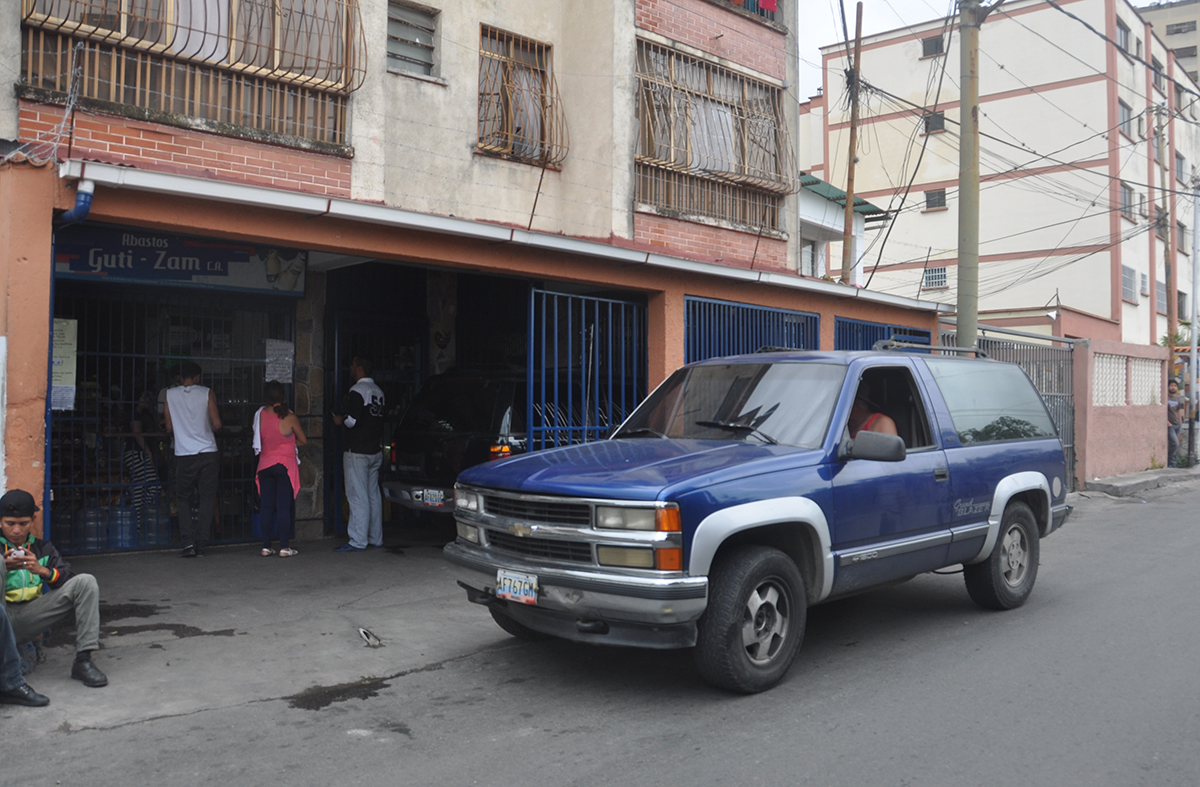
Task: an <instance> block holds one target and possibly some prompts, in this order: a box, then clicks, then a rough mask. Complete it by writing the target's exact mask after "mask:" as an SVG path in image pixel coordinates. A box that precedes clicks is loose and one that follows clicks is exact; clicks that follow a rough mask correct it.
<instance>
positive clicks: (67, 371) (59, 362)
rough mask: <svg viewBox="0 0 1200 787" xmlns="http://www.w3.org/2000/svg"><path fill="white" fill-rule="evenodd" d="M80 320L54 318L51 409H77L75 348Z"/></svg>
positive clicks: (51, 361)
mask: <svg viewBox="0 0 1200 787" xmlns="http://www.w3.org/2000/svg"><path fill="white" fill-rule="evenodd" d="M78 336H79V321H78V320H62V319H59V318H57V317H55V318H54V337H53V341H54V353H53V356H52V357H51V360H50V409H51V410H74V409H75V350H76V347H77V346H78V340H77V337H78Z"/></svg>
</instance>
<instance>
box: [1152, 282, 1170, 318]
mask: <svg viewBox="0 0 1200 787" xmlns="http://www.w3.org/2000/svg"><path fill="white" fill-rule="evenodd" d="M1155 284H1157V285H1158V288H1157V295H1158V297H1157V298H1156V299H1155V302H1154V308H1155V310H1156V311H1157V312H1158V313H1159V314H1166V313H1167V283H1166V282H1165V281H1160V282H1155Z"/></svg>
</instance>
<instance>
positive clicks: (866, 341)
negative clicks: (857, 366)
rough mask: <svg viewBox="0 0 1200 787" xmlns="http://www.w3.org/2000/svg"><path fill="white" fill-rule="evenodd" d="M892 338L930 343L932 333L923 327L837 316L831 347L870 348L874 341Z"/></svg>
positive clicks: (900, 340)
mask: <svg viewBox="0 0 1200 787" xmlns="http://www.w3.org/2000/svg"><path fill="white" fill-rule="evenodd" d="M888 340H894V341H898V342H908V343H909V344H930V343H931V342H932V341H933V334H932V333H931V332H930V331H927V330H925V329H924V328H910V327H909V326H907V325H889V324H887V323H881V322H867V321H866V320H852V319H850V318H849V317H838V318H837V319H836V320H835V321H834V324H833V349H835V350H870V349H871V348H872V347H874V346H875V342H878V341H888Z"/></svg>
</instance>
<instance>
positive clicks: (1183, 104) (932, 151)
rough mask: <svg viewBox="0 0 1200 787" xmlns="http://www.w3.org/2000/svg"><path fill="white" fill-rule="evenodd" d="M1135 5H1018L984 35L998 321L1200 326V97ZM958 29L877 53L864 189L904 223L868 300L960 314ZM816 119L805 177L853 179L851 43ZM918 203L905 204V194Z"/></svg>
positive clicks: (829, 54) (993, 299)
mask: <svg viewBox="0 0 1200 787" xmlns="http://www.w3.org/2000/svg"><path fill="white" fill-rule="evenodd" d="M1139 14H1140V9H1138V8H1135V7H1134V6H1132V5H1130V4H1129V3H1127V2H1124V0H1065V2H1061V1H1058V0H1056V2H1055V4H1053V5H1052V4H1050V3H1047V2H1039V1H1038V0H1019V1H1018V2H1006V3H1004V4H1003V5H1001V6H1000V7H999V8H998V9H996V10H995V11H994V12H992V13H991V14H990V15H989V16H988V17H987V19H986V21H985V22H984V24H983V25H982V28H981V31H980V39H979V40H980V52H979V57H978V70H979V93H980V105H979V106H980V128H981V140H980V150H981V154H980V174H981V188H980V248H979V256H980V268H979V280H980V286H979V297H980V301H979V309H980V319H981V321H986V322H988V323H991V324H997V325H1008V326H1010V327H1014V328H1022V329H1027V330H1033V331H1037V332H1043V333H1053V334H1055V335H1059V336H1069V337H1090V338H1098V339H1109V340H1117V341H1124V342H1131V343H1135V344H1155V343H1157V342H1159V340H1160V339H1161V338H1162V337H1163V336H1165V335H1166V334H1167V331H1168V326H1167V313H1168V304H1169V303H1170V302H1172V301H1175V303H1176V305H1177V307H1178V314H1179V315H1180V316H1182V317H1184V318H1185V319H1186V317H1187V315H1188V313H1189V303H1188V300H1189V296H1190V295H1191V294H1192V293H1193V292H1194V290H1193V282H1192V281H1191V273H1190V272H1191V254H1192V251H1193V249H1192V244H1193V236H1194V230H1195V228H1194V227H1193V219H1192V200H1191V197H1190V195H1191V189H1192V183H1193V178H1194V173H1195V172H1196V165H1197V162H1198V161H1200V137H1198V133H1197V122H1196V118H1197V107H1196V101H1197V95H1198V90H1197V87H1196V83H1195V82H1194V80H1193V79H1192V77H1191V76H1189V75H1188V74H1187V73H1185V71H1186V69H1185V67H1183V66H1181V65H1180V63H1179V62H1178V61H1177V58H1176V54H1175V52H1174V51H1173V49H1172V45H1171V44H1170V43H1168V42H1169V40H1170V36H1165V35H1164V34H1163V33H1162V31H1161V30H1159V29H1158V28H1156V27H1153V26H1152V25H1151V24H1150V22H1149V21H1147V19H1145V18H1143V17H1142V16H1141V15H1139ZM957 22H958V20H957V19H956V18H949V19H934V20H930V21H928V22H924V23H922V24H918V25H912V26H910V27H906V28H903V29H898V30H892V31H889V32H887V33H881V34H879V35H875V36H870V37H866V38H864V39H863V42H862V68H861V70H862V75H863V77H864V79H865V80H866V82H867V87H866V88H865V89H864V93H863V107H864V108H863V110H862V118H863V120H862V123H861V126H860V128H859V140H860V142H859V152H858V158H859V161H858V169H857V174H856V184H857V188H856V192H857V193H858V194H859V195H861V196H863V197H865V198H866V199H868V200H870V201H871V202H872V203H874V204H877V205H879V206H880V207H882V208H885V209H888V210H889V211H891V212H892V215H893V226H892V227H891V228H889V229H888V230H887V231H886V233H890V235H887V237H886V239H885V234H886V233H885V232H880V233H877V234H876V235H875V236H874V237H868V239H867V255H868V258H869V263H868V277H869V289H871V290H875V291H879V292H887V293H892V294H899V295H905V296H907V297H919V298H921V299H930V300H936V301H940V302H943V303H946V304H954V303H955V302H956V300H957V289H956V282H957V271H956V256H957V251H956V248H957V230H958V221H957V215H958V214H957V209H958V200H957V179H958V169H959V163H958V161H959V158H958V148H959V144H958V143H959V122H960V104H959V95H958V83H959V63H960V52H959V38H958V29H957ZM822 57H823V63H824V66H825V71H826V80H825V85H824V89H823V95H821V96H819V97H816V98H814V99H812V100H811V101H809V102H807V103H806V104H805V105H803V106H802V107H801V119H802V129H803V130H802V137H803V138H802V143H801V148H800V149H801V150H802V151H804V152H802V154H801V158H802V161H801V165H802V167H806V168H809V169H810V170H811V171H812V172H813V173H814V174H816V175H817V176H818V177H821V178H823V179H825V180H827V181H829V182H831V183H835V184H836V183H844V182H845V173H846V160H847V155H848V154H847V150H848V134H849V113H848V110H847V102H846V97H845V85H844V80H843V79H842V76H841V75H842V73H843V70H844V68H845V63H846V50H845V47H844V46H843V45H841V44H837V45H831V46H828V47H825V48H824V49H822ZM905 195H906V196H905Z"/></svg>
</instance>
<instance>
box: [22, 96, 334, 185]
mask: <svg viewBox="0 0 1200 787" xmlns="http://www.w3.org/2000/svg"><path fill="white" fill-rule="evenodd" d="M62 115H63V110H62V107H59V106H53V105H49V104H35V103H32V102H30V101H21V108H20V127H19V138H20V139H21V140H22V141H28V140H32V139H35V138H36V137H37V135H38V134H41V133H44V132H47V131H49V130H50V129H52V128H53V127H54V126H56V125H57V124H58V123H59V122H60V121H61V120H62ZM70 155H71V157H73V158H87V159H92V160H95V161H103V162H107V163H111V164H128V165H133V166H138V165H145V168H146V169H157V170H163V171H168V172H174V173H177V174H180V175H194V176H198V177H205V178H212V179H214V180H226V181H234V182H238V183H249V184H253V185H256V186H270V187H273V188H280V189H291V190H293V191H304V192H308V193H310V194H321V195H325V196H330V197H349V196H350V161H349V160H348V159H343V158H339V157H337V156H326V155H322V154H320V153H310V152H307V151H302V150H290V149H288V148H282V147H275V146H273V145H266V144H263V143H260V142H249V141H246V140H241V139H236V138H233V137H223V136H219V135H217V134H206V133H204V132H201V131H191V130H188V129H181V128H175V127H173V126H164V125H160V124H157V123H147V122H145V121H142V120H134V119H132V118H123V117H119V116H110V115H93V114H88V113H85V112H81V111H76V113H75V129H74V137H73V139H72V141H71V154H70ZM59 156H60V158H62V157H65V156H66V148H65V147H64V148H62V149H60V151H59Z"/></svg>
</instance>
